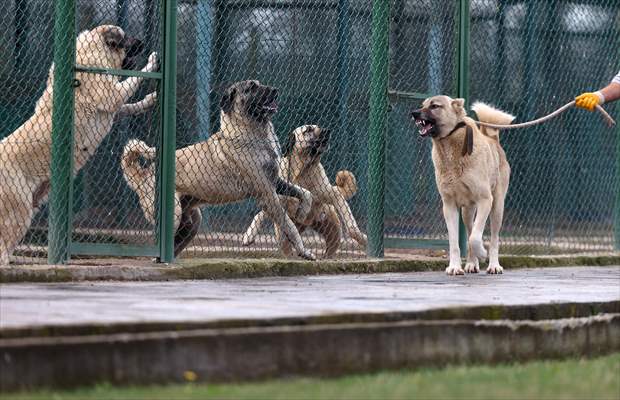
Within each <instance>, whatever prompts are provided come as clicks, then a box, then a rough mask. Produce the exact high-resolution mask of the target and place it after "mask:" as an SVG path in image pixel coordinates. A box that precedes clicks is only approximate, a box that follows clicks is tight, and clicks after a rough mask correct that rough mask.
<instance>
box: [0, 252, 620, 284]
mask: <svg viewBox="0 0 620 400" xmlns="http://www.w3.org/2000/svg"><path fill="white" fill-rule="evenodd" d="M500 262H501V263H502V265H503V266H504V268H506V269H512V268H540V267H556V266H610V265H620V254H612V255H599V256H590V255H571V256H507V257H502V258H501V260H500ZM445 267H446V260H444V259H441V258H430V257H429V258H418V259H396V260H392V259H381V260H378V259H362V260H335V261H328V260H324V261H317V262H310V261H299V260H281V259H209V260H204V259H181V260H180V261H179V262H178V263H176V264H172V265H163V264H155V263H151V262H145V261H144V260H137V259H115V260H113V261H110V259H106V260H81V261H80V262H79V263H78V262H75V263H74V264H70V265H55V266H48V265H11V266H8V267H0V283H17V282H73V281H108V280H111V281H169V280H179V279H234V278H256V277H267V276H300V275H319V274H365V273H383V272H416V271H443V270H444V269H445Z"/></svg>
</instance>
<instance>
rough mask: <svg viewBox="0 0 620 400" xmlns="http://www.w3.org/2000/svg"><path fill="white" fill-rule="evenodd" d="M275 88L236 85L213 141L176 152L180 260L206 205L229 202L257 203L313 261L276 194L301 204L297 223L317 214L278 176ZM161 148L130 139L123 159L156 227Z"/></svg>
mask: <svg viewBox="0 0 620 400" xmlns="http://www.w3.org/2000/svg"><path fill="white" fill-rule="evenodd" d="M276 99H277V89H275V88H272V87H269V86H265V85H262V84H260V82H258V81H253V80H252V81H241V82H237V83H235V84H233V85H232V86H230V87H229V88H228V89H227V90H226V92H225V93H224V96H223V97H222V100H221V108H222V110H221V113H220V130H219V131H218V132H217V133H215V134H213V135H212V136H211V137H209V139H207V140H206V141H204V142H200V143H197V144H194V145H191V146H188V147H185V148H182V149H179V150H177V151H176V192H175V198H176V208H175V226H176V233H175V255H178V254H179V253H180V252H181V251H182V250H183V249H184V248H185V247H186V246H187V245H188V244H189V242H190V241H191V240H192V238H193V237H194V236H195V235H196V233H197V232H198V228H199V226H200V221H201V214H200V210H199V209H198V207H199V206H201V205H207V204H226V203H231V202H236V201H240V200H244V199H247V198H255V199H257V200H258V202H259V204H260V206H261V207H262V209H263V210H264V211H265V212H266V213H267V214H268V215H269V217H270V218H272V219H273V220H274V221H275V223H276V224H277V225H278V226H279V227H280V228H281V229H282V231H283V233H284V235H283V236H284V240H287V241H289V242H291V244H292V245H293V247H294V248H295V250H296V252H297V254H298V255H299V256H301V257H303V258H306V259H315V257H314V255H313V254H312V253H311V252H310V251H308V250H306V249H305V248H304V246H303V242H302V241H301V236H300V234H299V231H298V230H297V229H296V227H295V224H294V223H293V221H291V219H290V218H289V216H288V215H287V213H286V212H285V210H284V208H283V207H282V205H281V204H280V200H279V197H278V195H284V196H290V197H295V198H296V199H298V200H299V208H298V209H297V213H296V215H295V219H296V220H301V221H303V220H305V219H306V218H307V215H308V213H309V212H310V210H311V208H312V195H311V194H310V192H309V191H307V190H305V189H303V188H300V187H298V186H296V185H292V184H290V183H288V182H286V181H284V180H283V179H281V178H280V177H279V176H278V168H279V163H280V145H279V142H278V138H277V137H276V135H275V132H274V129H273V124H272V123H271V116H272V115H273V114H274V113H275V112H276V110H277V106H276ZM154 158H155V149H153V148H151V147H149V146H147V145H146V144H145V143H144V142H141V141H137V140H132V141H130V142H129V143H128V144H127V145H126V146H125V150H124V154H123V157H122V161H121V167H122V169H123V171H124V175H125V179H126V180H127V182H128V184H129V186H130V187H131V188H132V189H133V190H134V191H135V192H136V193H137V194H138V197H139V198H140V204H141V206H142V209H143V211H144V213H145V215H146V216H147V218H148V219H149V220H150V221H151V223H154V218H155V217H154V215H155V214H154V188H155V166H154V162H153V161H154Z"/></svg>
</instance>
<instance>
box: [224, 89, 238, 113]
mask: <svg viewBox="0 0 620 400" xmlns="http://www.w3.org/2000/svg"><path fill="white" fill-rule="evenodd" d="M236 94H237V88H235V87H229V88H228V89H226V91H225V92H224V95H223V96H222V100H220V107H221V108H222V111H224V114H228V113H229V112H230V111H231V110H232V108H233V104H235V96H236Z"/></svg>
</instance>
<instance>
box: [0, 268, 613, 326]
mask: <svg viewBox="0 0 620 400" xmlns="http://www.w3.org/2000/svg"><path fill="white" fill-rule="evenodd" d="M613 300H620V267H618V266H613V267H560V268H544V269H538V268H537V269H521V270H509V271H506V273H505V274H504V275H500V276H490V275H486V274H484V273H481V274H478V275H467V276H460V277H448V276H446V275H445V274H443V273H441V272H414V273H390V274H369V275H331V276H310V277H309V276H304V277H291V278H280V277H279V278H260V279H233V280H218V281H208V280H202V281H175V282H102V283H93V282H85V283H63V284H5V285H0V328H16V327H27V326H31V327H34V326H41V325H71V324H80V325H81V324H89V323H95V324H103V323H120V322H124V323H127V322H146V321H150V322H175V321H178V322H190V321H202V322H207V321H215V320H222V319H226V320H229V319H263V318H278V317H308V316H319V315H329V314H341V313H357V312H363V313H372V312H398V311H421V310H427V309H433V308H443V307H451V306H476V305H488V304H494V305H527V304H540V303H554V302H595V301H597V302H598V301H613Z"/></svg>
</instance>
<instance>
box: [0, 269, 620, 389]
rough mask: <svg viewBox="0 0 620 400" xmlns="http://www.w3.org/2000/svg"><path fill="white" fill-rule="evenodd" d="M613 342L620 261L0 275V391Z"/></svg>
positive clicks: (254, 375)
mask: <svg viewBox="0 0 620 400" xmlns="http://www.w3.org/2000/svg"><path fill="white" fill-rule="evenodd" d="M288 267H289V268H290V267H291V266H290V265H289V266H288ZM110 268H113V267H112V266H110ZM200 268H205V266H204V265H203V266H201V267H200ZM275 270H280V267H277V266H276V267H274V271H275ZM56 272H57V271H56ZM314 272H316V271H314ZM332 273H333V271H332ZM112 276H114V275H112ZM617 351H620V266H619V265H613V266H581V267H554V268H526V269H507V270H506V271H505V273H504V274H503V275H496V276H493V275H487V274H485V273H481V274H477V275H466V276H459V277H449V276H446V275H445V274H444V273H443V271H428V270H426V271H422V272H391V273H374V274H355V273H353V272H352V271H351V270H349V271H348V273H347V274H341V275H313V276H308V275H299V276H277V277H262V278H239V279H218V280H209V279H201V280H182V279H179V278H178V277H177V278H175V280H173V281H167V282H166V281H157V282H153V281H149V282H145V281H124V282H120V281H110V280H108V281H77V282H56V283H7V284H0V371H2V373H0V392H3V391H12V390H32V389H34V388H44V387H66V388H68V387H80V386H85V385H86V386H88V385H94V384H100V383H104V382H105V383H112V384H118V385H125V384H129V385H135V384H164V383H167V382H183V381H184V379H185V378H184V377H185V373H187V372H188V371H189V372H191V373H192V374H194V376H196V377H197V380H199V381H207V382H217V381H243V380H254V379H266V378H273V377H285V376H295V375H297V376H308V375H318V376H333V375H341V374H348V373H354V372H355V373H359V372H371V371H377V370H383V369H393V368H396V369H401V368H418V367H421V366H442V365H446V364H462V363H489V364H494V363H498V362H515V361H526V360H532V359H545V358H561V357H584V356H595V355H599V354H609V353H612V352H617Z"/></svg>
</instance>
